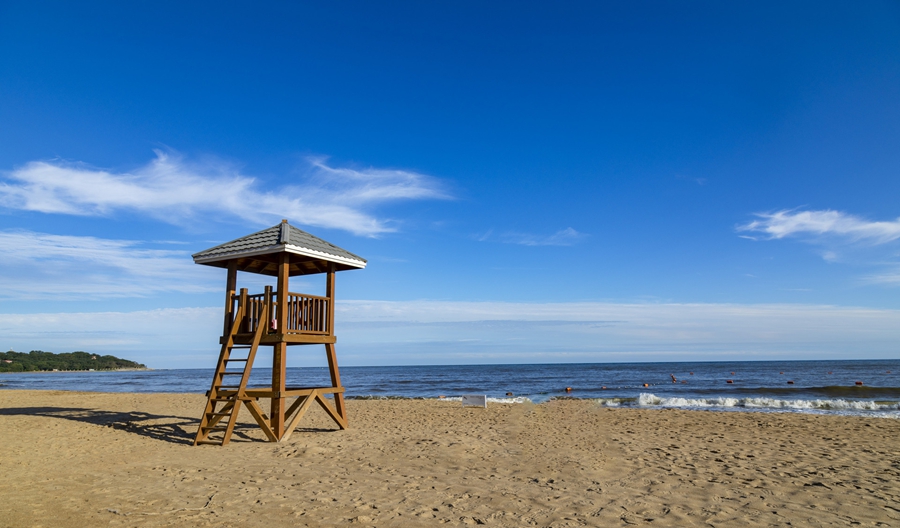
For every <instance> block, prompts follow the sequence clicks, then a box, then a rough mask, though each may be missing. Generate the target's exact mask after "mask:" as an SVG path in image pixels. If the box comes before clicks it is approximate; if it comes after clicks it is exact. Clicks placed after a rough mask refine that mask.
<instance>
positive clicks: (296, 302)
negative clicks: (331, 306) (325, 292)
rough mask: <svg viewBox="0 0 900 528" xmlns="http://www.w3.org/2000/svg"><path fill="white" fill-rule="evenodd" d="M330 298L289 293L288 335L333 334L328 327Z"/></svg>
mask: <svg viewBox="0 0 900 528" xmlns="http://www.w3.org/2000/svg"><path fill="white" fill-rule="evenodd" d="M328 302H329V301H328V297H319V296H318V295H307V294H303V293H288V301H287V331H286V332H285V333H287V334H320V335H327V334H329V333H331V328H329V327H328Z"/></svg>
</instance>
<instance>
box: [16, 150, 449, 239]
mask: <svg viewBox="0 0 900 528" xmlns="http://www.w3.org/2000/svg"><path fill="white" fill-rule="evenodd" d="M155 152H156V158H155V159H153V160H152V161H150V162H149V163H147V164H146V165H144V166H143V167H140V168H138V169H136V170H134V171H129V172H112V171H106V170H102V169H97V168H93V167H89V166H86V165H84V164H79V163H68V162H62V161H53V162H50V161H33V162H30V163H27V164H25V165H24V166H22V167H19V168H17V169H15V170H12V171H8V172H6V173H4V174H3V179H2V180H0V206H3V207H6V208H10V209H17V210H25V211H37V212H42V213H57V214H69V215H80V216H109V215H112V214H115V213H117V212H132V213H139V214H144V215H147V216H150V217H153V218H156V219H159V220H162V221H165V222H169V223H173V224H180V223H184V222H186V221H188V220H190V219H193V218H196V217H198V216H199V215H201V214H209V215H218V216H224V217H225V218H230V219H236V220H243V221H249V222H253V223H256V224H260V225H263V224H266V223H272V222H275V221H277V220H278V219H280V218H289V219H291V220H292V221H294V222H297V223H300V224H304V225H310V226H318V227H326V228H334V229H342V230H346V231H349V232H351V233H354V234H357V235H365V236H374V235H378V234H380V233H385V232H390V231H393V230H395V228H394V227H393V226H392V225H391V222H390V221H389V220H386V219H383V218H378V217H376V216H375V215H374V213H372V212H371V209H372V208H374V207H376V206H378V205H381V204H384V203H386V202H395V201H400V200H423V199H447V198H450V195H449V193H448V192H447V191H446V190H445V188H444V185H443V184H442V182H441V181H439V180H438V179H437V178H434V177H431V176H428V175H425V174H421V173H418V172H413V171H403V170H386V169H375V168H367V169H352V168H341V167H333V166H331V165H329V164H328V163H327V159H326V158H321V157H319V158H309V159H307V162H308V163H309V166H308V168H307V169H308V170H307V171H306V174H305V175H304V176H301V177H297V178H296V181H295V182H293V183H291V184H288V185H284V186H282V187H280V188H278V189H271V190H266V189H263V188H262V185H261V184H260V182H259V181H258V180H257V179H256V178H253V177H251V176H247V175H245V174H242V173H241V172H240V171H239V170H238V169H236V168H234V167H233V166H231V165H229V164H227V163H224V162H217V161H207V162H204V163H189V162H187V161H185V160H184V159H183V158H182V157H180V156H177V155H172V154H169V153H166V152H163V151H159V150H157V151H155ZM4 180H5V181H4Z"/></svg>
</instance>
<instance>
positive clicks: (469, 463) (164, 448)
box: [0, 390, 900, 527]
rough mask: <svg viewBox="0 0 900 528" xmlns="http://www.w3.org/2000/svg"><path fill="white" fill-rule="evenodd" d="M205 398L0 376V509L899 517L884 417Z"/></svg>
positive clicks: (432, 521)
mask: <svg viewBox="0 0 900 528" xmlns="http://www.w3.org/2000/svg"><path fill="white" fill-rule="evenodd" d="M203 403H204V398H203V397H202V395H196V394H107V393H102V394H101V393H74V392H51V391H10V390H7V391H0V445H2V456H0V474H2V476H3V478H2V480H0V525H2V526H9V527H13V526H15V527H20V526H21V527H24V526H47V527H50V526H67V527H77V526H85V527H87V526H266V527H274V526H288V525H290V526H333V525H342V524H346V525H353V526H431V525H436V524H449V525H452V526H463V525H477V524H484V525H487V526H626V525H650V526H700V525H710V526H785V525H788V524H791V525H794V526H832V525H836V526H846V525H864V526H898V525H900V440H898V439H900V421H898V420H895V419H879V418H858V417H837V416H812V415H800V414H774V413H768V414H763V413H736V412H732V413H727V412H701V411H696V412H694V411H679V410H635V409H610V408H603V407H599V406H597V405H596V404H594V403H592V402H589V401H578V400H556V401H551V402H547V403H544V404H540V405H533V404H506V405H504V404H492V405H489V407H488V409H480V408H461V406H460V404H459V403H458V402H446V401H430V400H390V401H383V400H380V401H374V400H362V401H360V400H351V401H349V405H348V408H349V413H350V420H351V422H350V424H351V428H350V429H349V430H347V431H337V430H335V429H334V427H333V422H330V420H329V419H328V418H327V416H326V415H325V413H324V412H323V411H322V410H321V409H314V410H312V411H310V413H309V415H308V416H307V417H306V418H305V419H304V422H303V423H301V427H300V429H299V430H298V431H297V432H296V433H295V434H294V435H293V436H292V437H291V438H290V440H289V441H288V442H286V443H284V444H273V443H267V442H263V441H262V439H263V436H262V434H261V433H260V432H259V430H258V429H257V428H256V426H255V425H254V424H253V423H252V422H250V421H249V420H250V417H249V415H248V414H246V413H242V414H241V418H242V419H241V423H240V424H239V429H238V430H237V432H236V434H235V437H234V439H233V441H232V443H231V444H229V445H228V446H226V447H214V446H202V447H192V446H191V445H190V443H191V439H192V437H193V434H194V432H195V429H196V426H197V419H198V415H199V413H200V412H201V410H202V406H203Z"/></svg>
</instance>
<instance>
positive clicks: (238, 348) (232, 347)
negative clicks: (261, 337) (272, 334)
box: [231, 345, 253, 350]
mask: <svg viewBox="0 0 900 528" xmlns="http://www.w3.org/2000/svg"><path fill="white" fill-rule="evenodd" d="M248 348H253V345H232V346H231V350H247V349H248Z"/></svg>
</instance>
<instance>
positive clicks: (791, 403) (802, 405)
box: [600, 393, 900, 414]
mask: <svg viewBox="0 0 900 528" xmlns="http://www.w3.org/2000/svg"><path fill="white" fill-rule="evenodd" d="M617 400H618V399H613V400H612V401H609V402H606V401H600V403H602V404H604V405H607V406H610V407H616V406H619V405H620V404H621V403H622V401H621V400H618V401H617ZM632 401H633V402H634V404H636V405H637V406H639V407H678V408H693V409H697V408H743V409H748V410H750V409H753V410H785V411H857V412H858V411H900V403H898V402H878V401H870V400H846V399H843V398H830V399H802V400H798V399H779V398H765V397H750V398H731V397H717V398H681V397H671V398H665V397H660V396H657V395H655V394H648V393H642V394H641V395H640V396H638V397H637V399H636V400H632ZM892 414H894V413H892Z"/></svg>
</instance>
